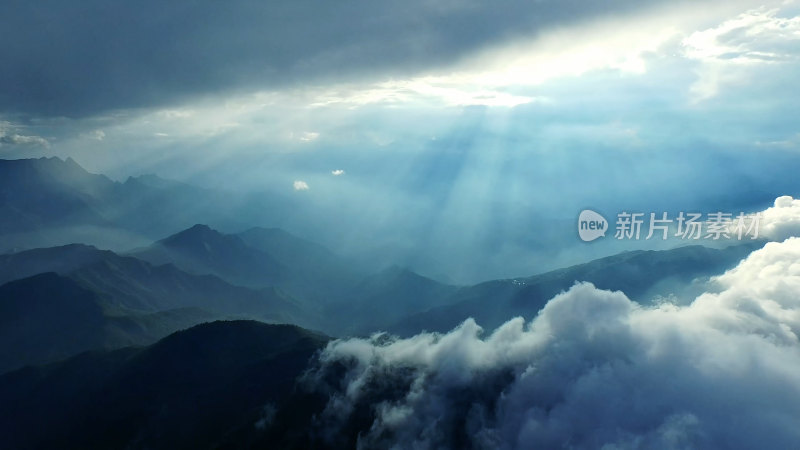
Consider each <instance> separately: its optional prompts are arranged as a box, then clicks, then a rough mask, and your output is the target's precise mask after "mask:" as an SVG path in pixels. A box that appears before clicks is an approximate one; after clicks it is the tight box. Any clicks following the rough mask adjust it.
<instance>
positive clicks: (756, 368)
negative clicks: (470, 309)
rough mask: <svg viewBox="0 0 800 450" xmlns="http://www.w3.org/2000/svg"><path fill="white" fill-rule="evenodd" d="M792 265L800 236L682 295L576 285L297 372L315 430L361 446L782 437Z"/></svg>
mask: <svg viewBox="0 0 800 450" xmlns="http://www.w3.org/2000/svg"><path fill="white" fill-rule="evenodd" d="M779 200H780V199H779ZM786 201H787V200H785V199H783V200H780V202H779V203H781V204H784V203H786ZM797 261H800V239H799V238H790V239H787V240H786V241H784V242H780V243H778V242H772V243H768V244H767V245H766V246H765V247H763V248H762V249H760V250H757V251H755V252H753V253H752V254H751V255H750V256H748V257H747V258H746V259H745V260H743V261H742V262H741V263H740V264H739V265H738V266H737V267H736V268H734V269H732V270H730V271H729V272H727V273H725V274H723V275H721V276H718V277H716V278H715V279H714V283H715V286H716V289H715V291H714V292H707V293H704V294H702V295H700V296H699V297H697V298H696V300H695V301H694V302H693V303H692V304H690V305H688V306H684V307H680V306H676V305H673V304H669V303H665V304H661V305H659V306H657V307H643V306H640V305H638V304H637V303H635V302H633V301H631V300H630V299H629V298H628V297H627V296H626V295H625V294H624V293H622V292H610V291H604V290H599V289H596V288H595V287H594V286H593V285H591V284H588V283H578V284H576V285H575V286H574V287H573V288H571V289H570V290H569V291H567V292H564V293H562V294H560V295H557V296H556V297H555V298H553V299H552V300H550V301H549V302H548V303H547V305H546V306H545V307H544V308H543V309H542V310H541V311H540V313H539V314H538V315H537V317H536V318H534V319H533V321H532V322H530V323H529V324H527V325H526V323H525V320H524V319H522V318H515V319H511V320H509V321H508V322H507V323H505V324H504V325H502V326H500V327H499V328H498V329H496V330H495V331H494V332H492V333H491V334H488V335H486V334H485V333H483V330H482V329H481V327H480V326H478V325H477V324H476V323H475V322H474V321H473V320H471V319H470V320H467V321H465V322H464V323H463V324H462V325H461V326H459V327H458V328H456V329H454V330H453V331H451V332H449V333H446V334H431V333H423V334H420V335H417V336H414V337H412V338H408V339H396V338H392V337H389V336H386V335H375V336H373V337H372V338H370V339H346V340H338V341H334V342H332V343H331V344H329V345H328V347H327V348H326V349H325V351H324V352H323V353H322V355H321V356H320V361H319V366H318V367H317V368H316V369H315V370H314V371H312V372H310V373H309V375H308V376H307V379H306V381H307V382H308V383H309V384H310V385H312V386H315V387H316V389H320V390H321V391H323V392H327V393H328V395H329V400H328V402H327V406H326V408H325V411H324V413H323V414H321V415H320V416H319V423H318V426H319V428H320V430H321V431H320V436H321V438H323V439H328V440H329V441H331V442H335V440H336V439H337V436H340V435H341V433H342V432H343V430H344V429H347V427H349V426H353V425H354V424H360V426H361V428H360V429H359V430H360V435H359V437H358V443H359V447H361V448H376V447H377V448H464V447H473V448H499V449H513V448H576V449H582V448H587V449H588V448H592V449H594V448H604V449H629V448H630V449H633V448H698V449H699V448H732V449H736V448H741V449H748V448H791V447H792V446H793V445H794V443H796V442H797V441H798V439H800V430H798V429H797V427H796V425H795V424H796V423H797V422H798V420H800V340H798V335H800V296H798V292H800V265H798V263H797ZM331 371H343V372H336V373H343V374H344V375H343V376H342V377H339V378H334V379H337V380H340V383H339V384H337V382H335V383H333V384H328V383H326V382H325V381H323V380H330V379H331V378H329V375H330V374H331V373H332V372H331ZM357 414H358V415H357ZM365 414H367V416H366V417H365V416H364V415H365ZM361 420H365V422H360V421H361Z"/></svg>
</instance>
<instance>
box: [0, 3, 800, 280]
mask: <svg viewBox="0 0 800 450" xmlns="http://www.w3.org/2000/svg"><path fill="white" fill-rule="evenodd" d="M798 13H800V4H798V2H796V1H773V2H759V1H739V0H735V1H693V2H689V1H685V2H681V1H677V2H676V1H669V2H667V1H658V0H650V1H636V2H633V1H627V0H616V1H604V2H589V1H581V0H566V1H547V0H541V1H535V2H529V1H526V2H523V1H512V0H504V1H500V2H491V3H489V2H478V1H458V2H456V1H450V0H442V1H433V0H410V1H408V0H407V1H403V2H395V1H387V2H370V1H366V0H350V1H345V2H313V3H312V2H308V1H272V2H255V1H231V2H226V3H225V4H224V5H221V4H219V3H218V2H211V1H198V2H181V3H174V4H164V3H163V2H151V1H144V2H136V3H133V2H100V1H81V2H71V3H67V2H57V1H41V2H22V1H8V2H5V4H4V14H3V15H2V17H0V42H3V45H0V58H1V59H2V61H3V64H2V65H0V85H2V86H3V89H2V90H0V157H2V158H26V157H39V156H50V155H55V156H60V157H67V156H71V157H73V158H74V159H75V160H76V161H78V163H80V164H81V165H82V166H83V167H85V168H87V169H88V170H90V171H93V172H98V173H105V174H107V175H109V176H110V177H112V178H114V179H117V180H124V179H125V178H126V177H128V176H130V175H134V176H135V175H139V174H143V173H156V174H158V175H160V176H162V177H165V178H172V179H177V180H181V181H187V182H190V183H193V184H196V185H199V186H205V187H212V188H215V189H223V190H229V191H234V192H238V193H241V194H242V195H246V196H248V198H251V199H252V203H251V204H252V205H253V206H252V210H251V211H250V212H247V213H243V214H245V215H251V218H252V221H254V222H258V223H254V225H256V224H257V225H264V226H281V227H283V228H286V229H287V230H289V231H292V232H294V233H297V234H299V235H301V236H304V237H309V238H312V239H314V240H318V241H321V242H323V243H324V244H326V245H328V246H330V247H331V248H333V249H334V250H336V251H339V252H342V253H346V254H358V255H366V257H367V258H375V259H380V258H383V259H384V260H385V262H387V263H389V262H392V263H395V262H396V263H399V264H401V265H407V266H409V267H411V268H414V269H415V270H418V271H420V272H422V273H424V274H428V275H432V276H436V277H437V278H440V279H443V280H446V281H452V282H474V281H480V280H485V279H490V278H501V277H511V276H521V275H532V274H534V273H538V272H542V271H544V270H548V269H552V268H556V267H560V266H564V265H567V264H573V263H578V262H584V261H587V260H589V259H592V258H594V257H599V256H604V255H608V254H612V253H615V252H618V251H620V250H624V249H630V248H664V247H669V246H674V245H679V244H681V242H675V241H670V242H656V241H648V242H636V243H633V242H617V241H615V240H613V239H601V240H598V241H596V242H592V243H588V244H587V243H583V242H581V241H579V240H578V238H577V233H576V231H575V220H576V218H577V216H578V214H579V212H580V211H581V210H583V209H592V210H596V211H599V212H601V213H603V214H604V215H605V216H606V217H607V218H609V217H614V215H616V214H617V213H619V212H620V211H630V210H637V211H642V212H647V213H649V212H661V211H669V212H673V213H674V212H678V211H689V210H693V211H700V212H703V213H707V212H713V211H727V212H731V213H734V214H736V213H738V212H740V211H744V212H752V211H759V210H763V209H765V208H766V207H768V206H769V205H770V204H771V203H772V202H773V201H774V199H775V198H777V197H779V196H781V195H794V196H795V197H798V190H800V188H799V187H798V183H797V179H796V172H797V167H798V164H797V162H798V152H800V130H799V129H798V128H797V123H796V119H795V118H796V117H798V116H800V111H798V109H799V108H800V101H798V100H800V99H798V98H797V97H798V95H799V94H798V91H797V89H796V81H795V80H796V79H798V75H800V70H798V69H800V66H799V65H798V64H799V61H798V57H800V16H799V15H798ZM265 205H266V206H265ZM270 205H281V206H280V207H277V206H276V207H272V206H270ZM249 217H250V216H249ZM212 225H213V224H212ZM176 231H177V230H176ZM224 231H239V230H224Z"/></svg>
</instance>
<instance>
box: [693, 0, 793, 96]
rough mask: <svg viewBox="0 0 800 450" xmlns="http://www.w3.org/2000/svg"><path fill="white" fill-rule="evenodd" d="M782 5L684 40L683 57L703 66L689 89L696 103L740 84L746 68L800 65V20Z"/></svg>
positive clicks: (753, 10) (735, 19)
mask: <svg viewBox="0 0 800 450" xmlns="http://www.w3.org/2000/svg"><path fill="white" fill-rule="evenodd" d="M784 3H785V4H784V5H783V7H782V8H773V9H769V8H767V7H764V6H762V7H760V8H757V9H751V10H749V11H746V12H744V13H742V14H740V15H738V16H737V17H735V18H733V19H730V20H727V21H725V22H723V23H721V24H720V25H718V26H716V27H712V28H708V29H706V30H702V31H697V32H694V33H692V34H691V35H689V36H687V37H686V38H685V39H683V41H682V44H683V54H684V56H685V57H687V58H689V59H692V60H696V61H699V62H701V63H702V66H701V67H700V69H698V74H699V78H698V79H697V81H696V82H695V83H694V84H693V85H692V86H691V92H692V94H694V96H695V101H699V100H705V99H708V98H710V97H713V96H715V95H717V93H718V92H719V89H720V87H721V86H722V85H728V84H735V83H742V80H743V79H745V78H746V77H747V75H748V73H747V71H746V69H748V68H754V67H758V66H761V65H765V64H780V63H797V62H798V61H800V17H798V16H796V15H793V14H792V13H791V12H790V10H791V8H792V6H791V3H788V2H784ZM784 11H786V14H789V15H790V16H789V17H784V16H783V14H784Z"/></svg>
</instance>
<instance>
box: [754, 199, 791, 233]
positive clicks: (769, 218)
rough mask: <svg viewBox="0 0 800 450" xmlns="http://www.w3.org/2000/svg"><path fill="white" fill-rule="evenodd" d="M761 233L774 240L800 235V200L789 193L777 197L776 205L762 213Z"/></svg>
mask: <svg viewBox="0 0 800 450" xmlns="http://www.w3.org/2000/svg"><path fill="white" fill-rule="evenodd" d="M759 233H760V234H761V235H762V236H764V237H766V238H769V239H771V240H774V241H782V240H784V239H786V238H788V237H790V236H800V200H796V199H794V198H792V197H790V196H788V195H784V196H783V197H778V198H777V199H775V205H774V206H773V207H771V208H768V209H767V210H766V211H763V212H762V213H761V225H760V231H759Z"/></svg>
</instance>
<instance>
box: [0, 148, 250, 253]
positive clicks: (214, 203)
mask: <svg viewBox="0 0 800 450" xmlns="http://www.w3.org/2000/svg"><path fill="white" fill-rule="evenodd" d="M238 206H239V205H238V203H237V202H236V201H234V200H233V199H232V198H231V197H230V196H229V195H228V194H225V193H222V192H217V191H211V190H206V189H200V188H197V187H193V186H190V185H187V184H183V183H178V182H173V181H169V180H164V179H161V178H158V177H157V176H155V175H145V176H141V177H136V178H129V179H128V180H127V181H126V182H125V183H119V182H116V181H112V180H110V179H109V178H107V177H106V176H104V175H97V174H92V173H89V172H87V171H86V170H84V169H83V168H82V167H81V166H80V165H78V164H77V163H76V162H75V161H74V160H73V159H71V158H67V159H66V160H62V159H60V158H55V157H53V158H39V159H19V160H0V252H8V251H15V250H19V249H27V248H37V247H51V246H56V245H64V244H68V243H73V242H84V243H90V244H95V245H102V246H104V247H110V246H115V247H113V248H115V249H118V250H119V249H122V248H124V247H128V248H132V247H134V246H141V245H143V244H144V243H145V242H148V241H152V239H155V238H157V237H159V236H163V235H165V234H167V233H169V232H171V231H173V230H175V229H178V228H179V227H180V226H182V225H183V224H186V223H192V222H196V221H199V220H205V221H211V222H215V223H226V224H230V225H231V226H236V227H243V226H244V225H243V224H241V222H239V221H238V220H236V219H235V218H236V217H238V215H237V214H234V213H231V212H232V211H233V210H235V209H236V208H237V207H238ZM143 239H144V240H143Z"/></svg>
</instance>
